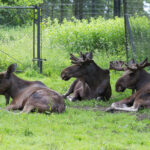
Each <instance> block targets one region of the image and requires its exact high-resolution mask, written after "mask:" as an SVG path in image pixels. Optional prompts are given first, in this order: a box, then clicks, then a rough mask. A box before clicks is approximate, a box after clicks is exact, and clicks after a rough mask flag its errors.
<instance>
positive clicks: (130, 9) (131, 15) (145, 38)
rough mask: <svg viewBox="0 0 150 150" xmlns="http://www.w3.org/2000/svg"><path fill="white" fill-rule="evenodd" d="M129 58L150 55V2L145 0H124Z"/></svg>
mask: <svg viewBox="0 0 150 150" xmlns="http://www.w3.org/2000/svg"><path fill="white" fill-rule="evenodd" d="M124 8H125V12H124V14H125V28H126V51H127V53H126V54H127V60H129V59H130V58H134V59H135V60H136V61H142V60H143V59H144V58H145V57H150V50H149V47H150V42H149V41H150V4H149V3H147V2H146V1H143V0H133V1H130V0H124Z"/></svg>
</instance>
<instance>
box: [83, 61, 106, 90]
mask: <svg viewBox="0 0 150 150" xmlns="http://www.w3.org/2000/svg"><path fill="white" fill-rule="evenodd" d="M104 73H105V70H103V69H101V68H100V67H99V66H97V65H96V64H95V63H94V64H92V65H91V67H89V69H88V70H87V74H86V75H85V76H84V77H83V79H82V81H84V82H86V83H87V84H88V86H89V87H90V88H91V89H95V88H97V85H99V82H101V80H102V76H104Z"/></svg>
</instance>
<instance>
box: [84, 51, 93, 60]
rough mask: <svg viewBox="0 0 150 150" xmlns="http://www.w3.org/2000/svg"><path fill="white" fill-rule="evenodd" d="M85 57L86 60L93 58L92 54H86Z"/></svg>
mask: <svg viewBox="0 0 150 150" xmlns="http://www.w3.org/2000/svg"><path fill="white" fill-rule="evenodd" d="M85 55H86V58H88V59H92V58H93V53H92V52H89V53H86V54H85Z"/></svg>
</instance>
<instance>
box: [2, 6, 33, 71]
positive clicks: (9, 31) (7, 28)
mask: <svg viewBox="0 0 150 150" xmlns="http://www.w3.org/2000/svg"><path fill="white" fill-rule="evenodd" d="M33 8H34V7H26V8H24V7H0V30H1V32H0V45H1V47H0V58H1V59H0V66H1V69H3V68H5V69H6V67H7V66H8V64H11V63H17V65H18V70H20V71H23V70H24V69H26V68H28V67H30V66H31V65H32V59H33V45H34V42H33V16H34V14H33V13H34V9H33Z"/></svg>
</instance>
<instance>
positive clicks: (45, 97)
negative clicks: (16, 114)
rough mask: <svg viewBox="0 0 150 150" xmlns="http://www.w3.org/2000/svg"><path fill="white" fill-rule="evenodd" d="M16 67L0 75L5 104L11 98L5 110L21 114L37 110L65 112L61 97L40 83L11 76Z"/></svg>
mask: <svg viewBox="0 0 150 150" xmlns="http://www.w3.org/2000/svg"><path fill="white" fill-rule="evenodd" d="M15 70H16V65H15V64H13V65H10V66H9V67H8V70H7V71H6V72H4V73H1V74H0V81H1V82H0V94H2V95H5V97H6V96H7V98H6V104H8V103H9V98H10V97H12V99H13V100H12V102H11V104H10V105H9V106H7V107H6V109H7V110H16V109H21V110H23V111H22V112H26V113H28V112H30V111H32V110H37V111H38V112H45V111H50V112H58V113H61V112H63V111H64V110H65V104H64V99H63V97H62V96H61V95H60V94H58V93H57V92H55V91H53V90H51V89H49V88H47V87H46V86H45V85H44V84H43V83H42V82H40V81H25V80H22V79H20V78H18V77H17V76H15V75H14V74H13V72H14V71H15Z"/></svg>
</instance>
